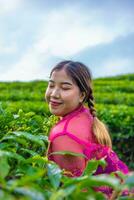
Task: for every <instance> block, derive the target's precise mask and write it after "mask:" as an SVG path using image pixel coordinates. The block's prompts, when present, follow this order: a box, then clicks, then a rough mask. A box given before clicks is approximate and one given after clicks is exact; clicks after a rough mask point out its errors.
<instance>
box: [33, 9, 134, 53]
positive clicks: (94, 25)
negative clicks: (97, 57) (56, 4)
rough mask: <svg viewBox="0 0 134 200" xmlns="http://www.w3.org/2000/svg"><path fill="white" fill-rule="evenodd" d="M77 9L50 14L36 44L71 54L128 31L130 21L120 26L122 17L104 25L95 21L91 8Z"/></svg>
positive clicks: (50, 49) (49, 49) (48, 49)
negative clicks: (86, 11)
mask: <svg viewBox="0 0 134 200" xmlns="http://www.w3.org/2000/svg"><path fill="white" fill-rule="evenodd" d="M77 9H78V8H77ZM77 9H76V8H74V7H73V8H70V7H68V8H64V9H62V10H56V11H53V12H51V13H50V14H49V15H48V16H47V20H45V21H44V24H43V23H42V29H41V30H40V32H41V33H40V35H39V36H38V42H37V44H36V45H37V48H39V49H40V51H41V52H43V51H46V50H47V51H49V52H50V53H51V54H52V55H54V56H62V57H64V56H65V57H66V56H71V55H73V54H76V53H78V52H79V51H81V50H83V49H84V48H86V47H90V46H95V45H98V44H101V43H107V42H111V41H112V40H114V39H115V38H116V37H119V36H120V35H124V34H125V33H126V29H127V28H126V27H127V24H124V26H123V23H121V27H120V26H119V24H120V19H119V23H118V22H117V21H118V19H117V20H115V21H114V22H113V24H112V26H111V25H107V26H105V25H104V24H103V23H99V22H98V21H96V15H95V14H96V13H95V12H90V10H89V14H88V13H83V12H80V11H79V9H78V10H77ZM102 14H103V13H102ZM131 29H133V27H131ZM130 31H131V30H130Z"/></svg>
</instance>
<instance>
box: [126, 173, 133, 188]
mask: <svg viewBox="0 0 134 200" xmlns="http://www.w3.org/2000/svg"><path fill="white" fill-rule="evenodd" d="M125 184H127V185H128V186H129V188H133V187H134V175H131V176H128V177H127V178H126V180H125Z"/></svg>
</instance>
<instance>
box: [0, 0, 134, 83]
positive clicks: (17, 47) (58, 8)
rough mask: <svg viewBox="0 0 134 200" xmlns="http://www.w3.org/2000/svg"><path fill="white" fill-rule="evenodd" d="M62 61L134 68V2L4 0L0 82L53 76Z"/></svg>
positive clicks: (122, 70)
mask: <svg viewBox="0 0 134 200" xmlns="http://www.w3.org/2000/svg"><path fill="white" fill-rule="evenodd" d="M62 60H73V61H79V62H82V63H84V64H86V65H87V66H88V67H89V68H90V70H91V72H92V76H93V78H98V77H105V76H115V75H120V74H126V73H134V1H133V0H118V1H117V0H94V1H93V0H51V1H50V0H0V81H17V80H18V81H31V80H48V78H49V74H50V71H51V69H52V68H53V67H54V66H55V65H56V64H57V63H58V62H60V61H62Z"/></svg>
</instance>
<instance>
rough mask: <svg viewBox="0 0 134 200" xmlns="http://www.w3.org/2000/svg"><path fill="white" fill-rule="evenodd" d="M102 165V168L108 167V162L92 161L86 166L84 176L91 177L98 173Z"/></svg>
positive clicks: (102, 160)
mask: <svg viewBox="0 0 134 200" xmlns="http://www.w3.org/2000/svg"><path fill="white" fill-rule="evenodd" d="M99 165H101V166H102V167H105V166H106V162H105V160H104V159H101V160H94V159H92V160H90V161H89V162H88V164H87V166H86V169H85V170H84V173H83V175H91V174H93V173H94V172H96V170H97V168H98V166H99Z"/></svg>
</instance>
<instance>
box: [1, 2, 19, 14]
mask: <svg viewBox="0 0 134 200" xmlns="http://www.w3.org/2000/svg"><path fill="white" fill-rule="evenodd" d="M22 1H23V0H0V14H6V13H9V12H12V11H14V10H16V9H17V8H18V7H20V5H21V3H22Z"/></svg>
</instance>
